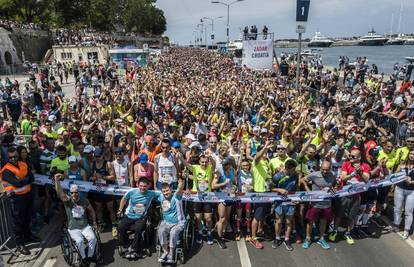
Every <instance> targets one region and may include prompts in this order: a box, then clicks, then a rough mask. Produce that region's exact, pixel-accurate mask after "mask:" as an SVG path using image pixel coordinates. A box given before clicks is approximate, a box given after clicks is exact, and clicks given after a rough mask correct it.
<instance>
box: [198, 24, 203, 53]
mask: <svg viewBox="0 0 414 267" xmlns="http://www.w3.org/2000/svg"><path fill="white" fill-rule="evenodd" d="M200 26H201V30H199V31H200V38H199V41H200V42H199V46H200V47H201V45H202V44H203V28H204V24H202V23H199V24H197V29H198V27H200Z"/></svg>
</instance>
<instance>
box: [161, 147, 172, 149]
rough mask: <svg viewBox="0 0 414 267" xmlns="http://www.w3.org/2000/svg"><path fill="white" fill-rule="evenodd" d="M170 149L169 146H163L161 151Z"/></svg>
mask: <svg viewBox="0 0 414 267" xmlns="http://www.w3.org/2000/svg"><path fill="white" fill-rule="evenodd" d="M168 148H170V147H169V146H161V149H168Z"/></svg>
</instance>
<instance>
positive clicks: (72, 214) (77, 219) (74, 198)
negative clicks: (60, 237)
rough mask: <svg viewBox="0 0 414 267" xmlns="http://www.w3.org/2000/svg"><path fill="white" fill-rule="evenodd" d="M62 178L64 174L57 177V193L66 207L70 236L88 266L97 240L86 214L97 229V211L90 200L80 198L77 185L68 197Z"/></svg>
mask: <svg viewBox="0 0 414 267" xmlns="http://www.w3.org/2000/svg"><path fill="white" fill-rule="evenodd" d="M62 178H63V175H62V174H56V175H55V182H56V193H57V195H58V196H59V198H60V199H61V200H62V202H63V204H64V206H65V211H66V216H67V219H68V232H69V235H70V237H71V239H72V240H73V241H74V242H75V243H76V247H77V248H78V250H79V254H80V256H81V259H82V265H87V262H88V261H91V260H92V257H93V256H94V253H95V247H96V245H97V238H96V236H95V232H94V230H93V229H92V227H91V226H90V225H88V216H87V214H86V213H88V214H89V216H90V218H91V219H92V222H93V227H94V228H95V229H96V227H97V225H96V215H95V211H94V210H93V207H92V205H91V204H90V203H89V201H88V199H86V198H84V197H80V194H79V189H78V186H77V185H76V184H72V185H71V186H70V189H69V192H70V196H68V195H66V194H65V193H64V192H63V190H62V186H61V184H60V180H61V179H62ZM84 238H85V239H86V240H87V241H88V255H86V253H85V249H86V248H85V244H84V242H83V240H84Z"/></svg>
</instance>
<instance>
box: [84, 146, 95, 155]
mask: <svg viewBox="0 0 414 267" xmlns="http://www.w3.org/2000/svg"><path fill="white" fill-rule="evenodd" d="M94 150H95V148H94V147H93V146H91V145H87V146H85V148H84V149H83V153H92V152H93V151H94Z"/></svg>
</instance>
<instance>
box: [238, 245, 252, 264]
mask: <svg viewBox="0 0 414 267" xmlns="http://www.w3.org/2000/svg"><path fill="white" fill-rule="evenodd" d="M236 243H237V250H238V251H239V256H240V263H241V266H242V267H252V264H251V262H250V258H249V253H248V252H247V247H246V240H244V238H243V239H241V240H240V241H237V242H236Z"/></svg>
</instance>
